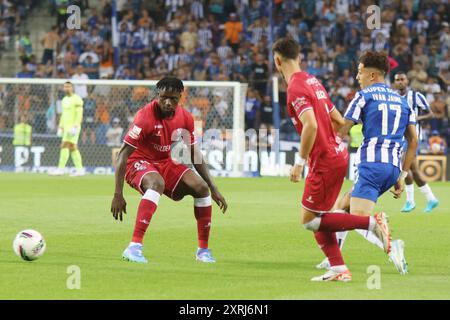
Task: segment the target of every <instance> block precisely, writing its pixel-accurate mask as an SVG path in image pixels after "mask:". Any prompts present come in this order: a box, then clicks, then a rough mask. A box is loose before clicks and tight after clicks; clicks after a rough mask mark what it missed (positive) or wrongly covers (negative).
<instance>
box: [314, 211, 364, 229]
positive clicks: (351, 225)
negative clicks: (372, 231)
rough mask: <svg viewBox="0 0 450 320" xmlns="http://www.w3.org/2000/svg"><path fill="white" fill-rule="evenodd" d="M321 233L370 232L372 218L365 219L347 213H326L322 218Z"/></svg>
mask: <svg viewBox="0 0 450 320" xmlns="http://www.w3.org/2000/svg"><path fill="white" fill-rule="evenodd" d="M320 220H321V221H320V227H319V231H328V232H337V231H344V230H354V229H364V230H369V227H370V216H367V217H363V216H357V215H353V214H347V213H325V214H323V215H321V216H320Z"/></svg>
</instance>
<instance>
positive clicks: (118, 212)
mask: <svg viewBox="0 0 450 320" xmlns="http://www.w3.org/2000/svg"><path fill="white" fill-rule="evenodd" d="M134 150H136V149H135V148H134V147H132V146H130V145H129V144H126V143H124V144H122V147H121V148H120V151H119V154H118V155H117V163H116V173H115V181H116V188H115V191H114V198H113V200H112V202H111V213H112V215H113V217H114V219H116V220H117V218H119V219H120V221H122V213H127V203H126V201H125V198H124V197H123V182H124V179H125V172H126V168H127V160H128V157H129V156H130V155H131V154H132V153H133V152H134Z"/></svg>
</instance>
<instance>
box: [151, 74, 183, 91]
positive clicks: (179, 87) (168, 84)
mask: <svg viewBox="0 0 450 320" xmlns="http://www.w3.org/2000/svg"><path fill="white" fill-rule="evenodd" d="M156 89H157V90H158V91H160V90H170V91H175V92H179V93H182V92H183V91H184V86H183V81H181V80H180V79H178V78H174V77H164V78H162V79H161V80H159V81H158V83H157V84H156Z"/></svg>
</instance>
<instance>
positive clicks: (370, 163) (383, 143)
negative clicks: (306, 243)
mask: <svg viewBox="0 0 450 320" xmlns="http://www.w3.org/2000/svg"><path fill="white" fill-rule="evenodd" d="M388 71H389V62H388V59H387V56H386V55H385V54H383V53H380V52H374V51H366V52H365V53H364V54H363V55H362V56H361V58H360V63H359V66H358V75H357V76H356V79H357V80H358V82H359V84H360V86H361V90H360V91H358V92H357V93H356V95H355V97H354V98H353V100H352V101H351V102H350V104H349V106H348V108H347V111H346V112H345V115H344V118H345V124H344V125H343V126H342V127H341V128H340V129H339V135H340V136H345V135H347V134H348V132H349V130H350V129H351V127H352V126H353V125H355V124H356V123H362V125H363V135H364V140H363V142H362V144H361V146H360V147H359V149H358V152H357V157H356V166H357V172H356V178H355V181H354V185H353V189H352V191H351V193H347V194H346V195H344V197H343V199H341V200H338V201H337V204H336V205H335V208H336V209H339V210H344V211H346V212H352V214H359V215H370V214H371V212H372V211H373V209H374V207H375V203H376V201H377V200H378V198H379V197H380V196H381V195H382V194H383V193H385V192H386V191H387V190H389V189H390V188H392V189H391V192H392V193H393V194H394V198H399V197H400V195H401V193H402V192H403V189H404V185H405V178H406V177H407V175H408V171H409V169H410V167H411V164H412V163H413V161H414V157H415V152H416V149H417V145H418V141H417V134H416V116H415V113H414V111H413V110H412V109H411V107H410V106H409V105H408V103H407V101H406V99H405V98H403V97H401V96H400V95H399V94H398V93H397V92H396V91H394V90H393V89H391V88H389V87H388V86H387V85H386V84H385V83H384V79H385V77H386V75H387V73H388ZM404 138H406V140H407V142H408V146H407V149H406V150H405V157H404V162H403V166H402V159H401V151H402V143H403V139H404ZM402 170H403V171H402ZM356 231H357V232H358V233H360V234H361V235H362V236H363V237H365V238H366V239H367V240H368V241H370V242H371V243H373V244H375V245H377V246H378V247H380V248H381V249H386V248H385V247H384V246H383V243H381V242H380V241H379V240H378V238H377V237H376V236H375V235H374V234H372V232H370V231H367V230H356ZM346 235H347V232H346V231H344V232H337V233H336V237H337V239H338V242H339V244H340V247H341V249H342V246H343V244H344V240H345V237H346ZM385 251H386V252H387V253H388V254H389V258H390V260H391V261H392V262H393V263H394V265H395V267H396V268H397V270H398V271H399V272H400V274H406V273H407V272H408V270H407V264H406V259H405V256H404V242H403V241H402V240H394V241H392V242H391V246H390V247H389V250H385ZM316 267H317V268H328V261H326V260H324V261H322V263H320V264H319V265H317V266H316Z"/></svg>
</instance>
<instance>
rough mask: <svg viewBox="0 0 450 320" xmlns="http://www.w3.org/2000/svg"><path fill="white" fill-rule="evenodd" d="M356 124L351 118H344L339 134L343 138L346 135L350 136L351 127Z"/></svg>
mask: <svg viewBox="0 0 450 320" xmlns="http://www.w3.org/2000/svg"><path fill="white" fill-rule="evenodd" d="M354 125H355V122H354V121H352V120H349V119H344V124H343V125H342V126H341V127H340V129H339V131H338V132H337V134H338V136H339V137H341V138H343V137H345V136H348V134H349V132H350V129H351V128H352V127H353V126H354Z"/></svg>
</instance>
